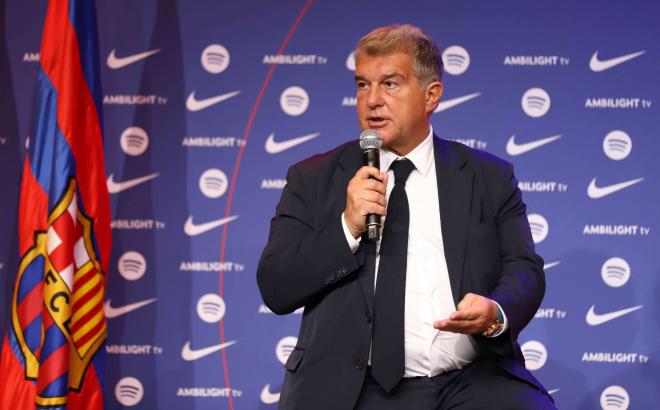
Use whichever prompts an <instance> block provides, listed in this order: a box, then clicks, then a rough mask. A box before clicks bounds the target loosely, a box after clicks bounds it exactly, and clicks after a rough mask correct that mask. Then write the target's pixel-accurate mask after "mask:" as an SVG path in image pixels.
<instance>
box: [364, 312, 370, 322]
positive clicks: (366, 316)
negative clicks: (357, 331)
mask: <svg viewBox="0 0 660 410" xmlns="http://www.w3.org/2000/svg"><path fill="white" fill-rule="evenodd" d="M364 320H366V321H367V323H371V313H369V311H368V310H367V313H365V314H364Z"/></svg>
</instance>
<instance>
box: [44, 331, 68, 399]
mask: <svg viewBox="0 0 660 410" xmlns="http://www.w3.org/2000/svg"><path fill="white" fill-rule="evenodd" d="M68 365H69V345H68V344H64V345H62V346H60V348H59V349H57V350H55V351H54V352H52V353H51V354H50V355H49V356H48V357H46V358H45V359H44V358H42V359H41V364H40V365H39V378H38V379H37V391H38V392H39V395H40V396H45V394H44V389H46V388H47V387H49V385H50V384H51V383H52V382H53V381H55V380H56V379H58V378H60V377H62V376H63V375H66V373H67V367H68ZM55 387H56V386H55ZM53 388H54V387H53ZM57 393H59V394H63V393H66V390H65V391H64V392H62V391H58V392H57ZM57 393H56V394H57ZM51 395H54V394H51Z"/></svg>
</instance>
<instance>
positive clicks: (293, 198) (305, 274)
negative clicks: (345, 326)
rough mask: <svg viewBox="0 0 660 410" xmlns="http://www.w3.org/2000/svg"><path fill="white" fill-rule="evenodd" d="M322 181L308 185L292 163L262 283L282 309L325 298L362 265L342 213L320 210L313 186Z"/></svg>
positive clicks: (270, 302)
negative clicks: (349, 240)
mask: <svg viewBox="0 0 660 410" xmlns="http://www.w3.org/2000/svg"><path fill="white" fill-rule="evenodd" d="M318 183H319V181H315V183H314V184H313V186H312V187H306V186H305V184H304V180H303V177H302V174H301V171H300V169H299V168H298V167H297V166H293V167H291V168H289V172H288V174H287V184H286V186H285V188H284V191H283V193H282V197H281V199H280V202H279V204H278V205H277V209H276V214H275V217H274V218H273V219H272V220H271V225H270V233H269V236H268V243H267V245H266V247H265V249H264V251H263V253H262V255H261V258H260V260H259V266H258V268H257V283H258V285H259V290H260V292H261V296H262V298H263V300H264V303H265V304H266V306H268V307H269V308H270V309H271V310H272V311H273V312H275V313H277V314H286V313H291V312H293V311H294V310H296V309H298V308H300V307H302V306H305V305H307V304H309V303H312V302H314V301H315V300H317V299H318V298H321V297H323V295H324V294H325V293H326V292H328V291H330V290H331V289H332V288H333V287H334V286H336V283H337V282H339V281H341V280H342V279H344V278H345V277H346V276H348V275H350V274H351V273H352V272H353V271H355V270H357V269H358V267H359V266H360V264H359V263H358V261H359V260H360V256H361V252H360V251H358V252H357V253H356V254H353V253H352V252H351V249H350V247H349V245H348V243H347V241H346V238H345V235H344V230H343V228H342V222H341V213H337V214H336V215H334V214H333V215H330V216H328V217H323V216H320V215H316V214H315V206H314V205H315V204H314V200H313V198H315V195H314V194H315V193H314V192H309V191H308V189H314V188H316V186H317V184H318ZM306 188H307V189H306Z"/></svg>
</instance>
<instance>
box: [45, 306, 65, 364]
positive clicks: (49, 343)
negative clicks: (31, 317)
mask: <svg viewBox="0 0 660 410" xmlns="http://www.w3.org/2000/svg"><path fill="white" fill-rule="evenodd" d="M44 316H50V315H48V314H45V315H44ZM45 325H46V323H45V321H44V328H45V329H46V330H45V332H44V344H43V347H42V348H41V360H42V361H43V360H44V359H47V358H48V357H50V355H51V354H53V352H55V351H56V350H57V349H60V348H61V347H62V346H63V345H65V344H67V343H68V341H67V339H66V337H65V336H64V334H63V333H62V331H61V330H60V328H59V327H57V325H56V324H54V323H53V324H52V325H51V326H49V327H46V326H45Z"/></svg>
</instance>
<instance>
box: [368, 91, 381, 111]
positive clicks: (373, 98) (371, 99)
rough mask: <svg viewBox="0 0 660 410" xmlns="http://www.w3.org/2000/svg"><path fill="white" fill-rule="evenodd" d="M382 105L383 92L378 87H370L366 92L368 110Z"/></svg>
mask: <svg viewBox="0 0 660 410" xmlns="http://www.w3.org/2000/svg"><path fill="white" fill-rule="evenodd" d="M383 104H384V101H383V90H381V89H380V87H371V88H369V91H368V92H367V105H368V106H369V108H376V107H380V106H382V105H383Z"/></svg>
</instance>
